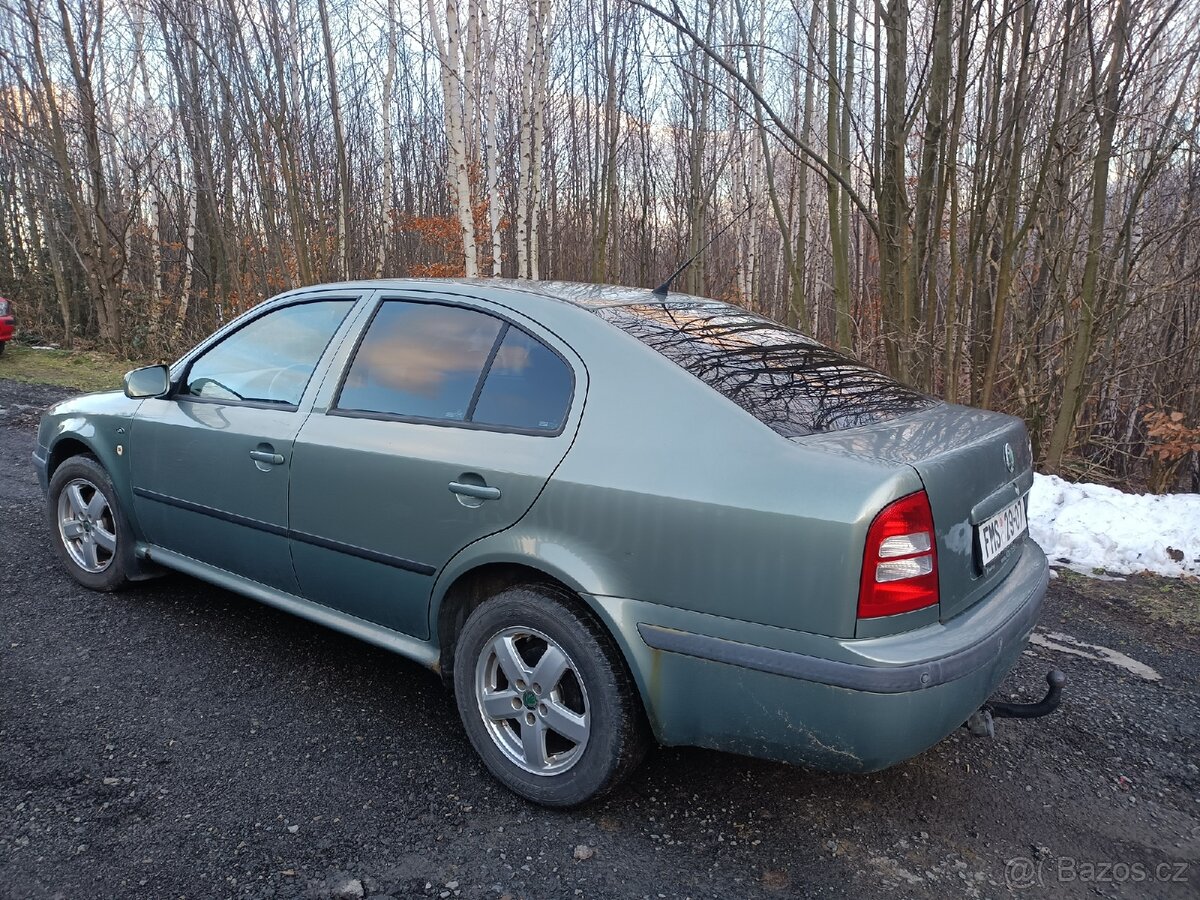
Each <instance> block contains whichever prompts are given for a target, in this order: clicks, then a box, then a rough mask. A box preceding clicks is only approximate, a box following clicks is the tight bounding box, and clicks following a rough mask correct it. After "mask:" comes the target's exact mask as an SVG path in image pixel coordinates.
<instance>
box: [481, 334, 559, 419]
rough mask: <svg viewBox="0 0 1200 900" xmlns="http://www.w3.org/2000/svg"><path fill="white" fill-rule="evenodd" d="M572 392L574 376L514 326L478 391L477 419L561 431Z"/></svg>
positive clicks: (551, 351) (541, 344)
mask: <svg viewBox="0 0 1200 900" xmlns="http://www.w3.org/2000/svg"><path fill="white" fill-rule="evenodd" d="M573 390H574V376H573V375H572V374H571V369H570V368H569V367H568V366H567V364H566V363H565V362H563V361H562V359H561V358H559V356H558V354H557V353H555V352H554V351H553V350H551V349H550V348H549V347H547V346H546V345H545V344H543V343H542V342H541V341H539V340H537V339H536V338H534V337H533V336H532V335H529V334H526V333H525V332H524V331H522V330H521V329H519V328H513V327H511V326H509V328H508V331H507V333H506V334H505V335H504V340H503V341H501V343H500V348H499V349H498V350H497V351H496V358H495V359H494V360H492V367H491V369H489V370H488V375H487V379H486V380H485V381H484V382H483V389H482V390H481V391H480V392H479V401H478V402H477V403H476V405H475V412H474V414H473V415H472V421H474V422H479V423H482V424H488V425H500V426H503V427H506V428H519V429H526V430H533V431H558V430H559V429H560V428H562V426H563V422H564V421H565V420H566V418H567V410H568V409H569V408H570V406H571V393H572V391H573Z"/></svg>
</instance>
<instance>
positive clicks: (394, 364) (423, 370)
mask: <svg viewBox="0 0 1200 900" xmlns="http://www.w3.org/2000/svg"><path fill="white" fill-rule="evenodd" d="M573 390H574V376H573V375H572V373H571V370H570V368H569V367H568V366H567V364H566V363H565V362H563V360H562V359H561V358H560V357H559V356H558V355H557V354H556V353H554V351H552V350H550V349H549V348H548V347H546V346H545V345H544V344H542V343H541V342H540V341H538V340H537V339H536V338H534V337H532V336H531V335H529V334H527V333H526V332H524V331H522V330H521V329H519V328H516V327H515V326H512V325H510V324H509V323H507V322H505V321H503V320H501V319H498V318H496V317H495V316H490V315H488V314H487V313H483V312H480V311H478V310H473V309H467V308H465V307H461V306H443V305H439V304H434V303H415V302H408V301H402V300H388V301H385V302H384V303H383V304H382V306H380V308H379V311H378V312H377V313H376V314H375V317H374V319H373V320H372V321H371V324H370V325H369V326H368V328H367V332H366V334H365V335H364V337H363V340H362V343H361V344H360V345H359V348H358V350H357V352H356V353H355V356H354V360H353V361H352V362H351V364H350V368H349V370H348V371H347V373H346V379H345V382H344V383H343V385H342V389H341V393H340V395H339V397H338V400H337V403H336V409H337V410H339V411H341V412H346V413H366V414H369V415H376V416H383V417H389V418H390V417H395V418H400V419H416V420H420V421H432V422H446V423H464V424H468V423H469V424H474V425H478V426H480V427H487V428H496V429H498V430H507V429H513V430H518V431H530V432H548V433H558V432H559V431H561V429H562V426H563V423H564V421H565V420H566V416H567V411H568V409H569V408H570V405H571V396H572V393H573Z"/></svg>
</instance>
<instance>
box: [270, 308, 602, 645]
mask: <svg viewBox="0 0 1200 900" xmlns="http://www.w3.org/2000/svg"><path fill="white" fill-rule="evenodd" d="M530 327H531V326H528V325H523V326H519V325H517V324H516V323H513V322H509V321H507V320H506V319H504V318H501V317H500V316H499V315H498V314H493V313H492V312H491V311H485V310H484V309H483V308H478V307H474V306H471V305H463V304H457V303H451V302H429V301H417V300H406V299H399V298H397V299H384V300H382V301H381V302H380V304H379V306H378V308H377V310H376V312H375V314H374V316H373V318H372V319H371V322H370V324H369V326H368V328H367V331H366V333H365V335H364V336H363V339H362V341H361V342H360V345H359V347H358V348H357V350H356V351H355V354H354V356H353V358H352V359H351V360H350V361H349V364H348V368H347V370H346V374H345V377H344V380H343V383H342V384H341V385H340V386H339V387H338V390H337V391H336V393H333V392H331V398H330V401H331V402H330V404H329V408H328V409H327V410H322V409H321V408H320V406H321V402H320V401H318V404H317V406H318V408H317V409H316V411H314V413H313V415H311V416H310V417H309V418H308V420H307V421H306V422H305V424H304V427H303V428H302V429H301V431H300V434H299V436H298V438H297V440H296V445H295V449H294V451H293V460H292V466H293V468H292V507H291V520H290V526H291V531H292V540H293V543H292V556H293V560H294V562H295V566H296V574H297V577H298V578H299V581H300V588H301V590H302V592H303V594H304V596H306V597H308V598H309V599H311V600H315V601H316V602H318V603H323V604H326V605H328V606H332V607H336V608H338V609H341V610H343V611H345V612H348V613H351V614H352V615H355V616H358V617H359V618H362V619H366V620H368V621H371V622H376V623H379V624H381V625H384V626H386V627H388V628H392V629H394V630H397V631H401V632H404V633H406V634H411V635H414V636H416V637H421V638H424V637H427V636H428V605H429V596H430V592H431V589H432V586H433V579H434V576H435V575H436V573H437V572H438V571H439V570H440V569H441V568H442V567H443V566H444V565H445V564H446V563H447V562H448V561H449V560H450V558H451V557H453V556H454V555H455V554H456V553H457V552H458V551H459V550H461V549H462V548H463V547H465V546H466V545H467V544H469V543H471V542H472V541H475V540H478V539H479V538H481V537H484V536H486V535H489V534H492V533H494V532H497V531H501V530H503V529H505V528H508V527H509V526H511V525H512V524H513V523H515V522H516V521H517V520H518V519H520V518H521V516H522V515H524V514H525V511H526V510H528V509H529V507H530V506H531V505H532V503H533V501H534V500H535V499H536V498H537V495H538V493H539V492H540V491H541V489H542V487H543V486H544V485H545V483H546V480H547V479H548V478H549V477H550V474H551V473H552V472H553V471H554V468H555V467H556V466H557V465H558V463H559V462H560V461H561V460H562V458H563V456H564V455H565V454H566V452H567V449H568V448H569V447H570V444H571V438H572V436H573V434H574V430H575V427H576V425H577V424H578V421H577V416H578V408H579V407H580V406H581V405H582V404H581V400H582V396H583V393H584V391H585V385H584V384H583V380H582V379H583V377H584V376H583V370H582V367H581V366H580V367H579V381H578V383H577V380H576V368H575V366H573V365H572V364H571V363H569V362H568V361H567V356H568V354H570V350H569V349H568V348H566V347H561V346H559V347H558V348H557V349H551V346H549V344H551V343H552V342H553V339H552V338H551V337H550V336H548V335H543V336H542V339H539V337H536V336H534V334H533V333H531V331H530V330H528V329H529V328H530ZM331 377H332V376H331ZM322 395H323V396H324V391H323V392H322Z"/></svg>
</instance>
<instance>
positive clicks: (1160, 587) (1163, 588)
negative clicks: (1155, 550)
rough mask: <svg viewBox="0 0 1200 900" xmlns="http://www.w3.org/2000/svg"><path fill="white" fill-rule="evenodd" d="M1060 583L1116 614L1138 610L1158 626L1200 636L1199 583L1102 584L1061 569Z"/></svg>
mask: <svg viewBox="0 0 1200 900" xmlns="http://www.w3.org/2000/svg"><path fill="white" fill-rule="evenodd" d="M1058 580H1059V581H1060V582H1062V585H1063V587H1064V588H1066V589H1068V590H1071V591H1074V592H1077V593H1078V592H1083V593H1085V594H1086V595H1087V597H1088V598H1089V599H1090V600H1091V601H1093V602H1096V603H1101V604H1105V605H1107V606H1110V607H1113V608H1114V609H1116V610H1125V611H1134V610H1136V611H1137V612H1140V613H1142V614H1144V615H1145V616H1147V617H1149V618H1150V619H1151V620H1152V621H1154V622H1156V623H1161V624H1163V625H1169V626H1171V627H1172V628H1181V629H1184V630H1185V631H1187V632H1189V633H1191V634H1195V635H1200V579H1196V578H1158V577H1156V576H1154V575H1127V576H1125V577H1124V578H1122V579H1116V578H1112V579H1103V580H1101V579H1095V578H1088V577H1087V576H1086V575H1080V574H1078V573H1076V572H1072V571H1071V570H1070V569H1059V570H1058Z"/></svg>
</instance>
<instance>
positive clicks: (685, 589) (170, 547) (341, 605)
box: [34, 279, 1048, 807]
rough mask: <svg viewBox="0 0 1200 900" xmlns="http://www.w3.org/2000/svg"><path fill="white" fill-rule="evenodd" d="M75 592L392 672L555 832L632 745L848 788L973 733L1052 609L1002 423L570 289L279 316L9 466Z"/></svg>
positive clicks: (698, 301) (746, 326) (330, 296)
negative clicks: (432, 683) (193, 593)
mask: <svg viewBox="0 0 1200 900" xmlns="http://www.w3.org/2000/svg"><path fill="white" fill-rule="evenodd" d="M34 462H35V465H36V467H37V471H38V475H39V479H40V482H41V485H42V488H43V489H44V491H45V492H46V497H47V511H48V518H49V525H50V528H51V531H52V534H53V537H54V544H55V547H56V549H57V551H58V553H59V555H60V556H61V558H62V560H63V562H64V563H65V565H66V568H67V570H68V571H69V572H70V574H71V575H72V576H74V577H75V579H77V580H78V581H79V582H80V583H81V584H83V585H85V586H86V587H89V588H93V589H96V590H100V591H107V590H113V589H116V588H118V587H121V586H122V585H124V584H125V583H127V582H130V581H137V580H139V579H144V578H148V577H152V576H154V575H155V574H158V573H160V572H162V571H164V570H174V571H177V572H182V573H185V574H187V575H191V576H195V577H197V578H200V579H204V580H206V581H208V582H211V583H212V584H215V585H218V586H220V587H223V588H227V589H229V590H231V591H235V592H238V593H240V594H243V595H245V596H246V597H249V598H251V599H254V600H258V601H261V602H263V603H266V604H269V605H271V606H274V607H278V608H280V609H283V610H287V611H289V612H292V613H295V614H297V615H299V616H303V617H305V618H307V619H310V620H312V621H314V622H318V623H320V624H322V625H326V626H329V627H330V628H333V629H337V630H339V631H342V632H345V633H348V634H351V635H354V636H356V637H359V638H361V639H363V640H365V641H368V642H370V643H373V644H377V645H379V646H381V647H386V648H388V649H390V650H393V651H395V652H397V653H400V654H402V655H404V656H407V657H409V658H411V659H413V660H416V661H417V662H418V663H420V664H422V665H424V666H426V667H428V668H430V669H432V670H434V671H435V672H438V673H440V674H441V676H442V677H443V678H444V679H445V680H446V681H447V682H448V683H449V685H450V686H451V687H452V689H453V691H454V695H455V698H456V701H457V706H458V711H459V713H460V715H461V718H462V723H463V726H464V729H465V731H466V735H467V737H468V738H469V740H470V743H471V744H472V745H473V747H474V749H475V750H476V751H477V752H478V754H479V756H480V757H481V758H482V760H483V762H484V764H485V765H486V767H487V768H488V770H490V771H491V772H492V773H493V774H494V775H495V776H496V778H497V779H498V780H499V781H501V782H502V783H503V784H505V785H507V786H508V787H509V788H511V789H512V790H513V791H515V792H516V793H517V794H519V795H521V796H523V797H525V798H527V799H529V800H531V801H534V802H537V803H540V804H544V805H547V806H557V807H570V806H575V805H578V804H581V803H584V802H587V801H589V800H591V799H593V798H595V797H598V796H600V795H602V794H604V793H605V792H607V791H609V790H611V789H612V788H614V787H615V786H616V785H617V784H618V783H620V782H621V780H622V779H623V778H624V777H625V776H627V775H628V774H629V773H630V772H631V771H632V770H633V768H634V767H635V766H636V765H637V763H638V761H639V760H640V759H641V758H642V755H643V754H644V752H645V751H646V749H647V748H648V747H649V746H652V744H653V742H654V741H657V742H658V743H659V744H662V745H673V746H678V745H691V746H698V747H707V748H714V749H718V750H724V751H732V752H735V753H740V754H748V755H750V756H756V757H764V758H769V759H774V760H781V761H785V762H791V763H797V764H803V765H807V766H811V767H815V768H818V769H825V770H833V771H844V772H873V771H877V770H880V769H884V768H886V767H888V766H892V765H894V764H896V763H899V762H901V761H904V760H907V759H909V758H911V757H913V756H914V755H916V754H918V753H921V752H922V751H924V750H925V749H927V748H928V747H930V746H932V745H934V744H935V743H937V742H939V741H940V740H942V739H943V738H945V737H946V736H947V735H948V734H949V733H951V732H952V731H954V730H955V729H957V728H959V727H960V726H962V725H963V724H964V723H965V722H966V721H967V720H968V719H971V718H972V717H973V716H977V715H978V713H979V711H980V710H981V707H985V704H986V703H987V701H988V698H989V696H990V695H991V694H992V693H993V691H994V690H995V688H996V686H997V685H998V684H999V682H1000V681H1001V679H1003V678H1004V677H1005V675H1006V674H1007V673H1008V672H1009V670H1010V669H1011V668H1012V667H1013V665H1014V664H1015V662H1016V660H1017V658H1018V657H1019V655H1020V654H1021V652H1022V650H1023V648H1024V647H1025V646H1026V642H1027V640H1028V638H1029V635H1030V632H1031V630H1032V629H1033V627H1034V623H1035V622H1036V620H1037V617H1038V613H1039V609H1040V607H1041V603H1042V598H1043V596H1044V594H1045V591H1046V586H1047V579H1048V569H1047V564H1046V558H1045V556H1044V555H1043V554H1042V552H1041V550H1039V549H1038V547H1037V545H1036V544H1035V543H1034V542H1033V541H1032V540H1030V538H1029V532H1028V528H1027V523H1026V497H1027V494H1028V492H1029V489H1030V487H1031V485H1032V482H1033V470H1032V452H1031V447H1030V443H1029V439H1028V436H1027V433H1026V430H1025V427H1024V425H1023V424H1022V423H1021V422H1020V421H1019V420H1018V419H1015V418H1012V417H1009V416H1006V415H1001V414H998V413H995V412H987V411H983V410H979V409H972V408H967V407H963V406H956V405H953V404H949V403H945V402H942V401H940V400H937V399H935V398H933V397H930V396H927V395H925V394H922V393H920V392H918V391H915V390H913V389H911V388H909V387H906V386H904V385H903V384H900V383H899V382H897V381H895V380H893V379H892V378H889V377H887V376H886V375H883V374H881V373H879V372H877V371H875V370H874V369H872V368H870V367H868V366H866V365H864V364H862V363H860V362H858V361H856V360H854V359H853V358H851V357H849V356H847V355H844V354H842V353H839V352H837V351H835V350H832V349H830V348H828V347H825V346H823V345H821V344H820V343H818V342H817V341H815V340H813V339H811V338H809V337H807V336H805V335H803V334H801V333H799V332H797V331H793V330H790V329H788V328H786V327H784V326H782V325H779V324H777V323H776V322H773V321H771V320H769V319H767V318H764V317H761V316H758V315H755V314H754V313H752V312H749V311H747V310H744V309H742V308H740V307H737V306H734V305H731V304H728V303H724V302H719V301H714V300H709V299H704V298H699V297H693V296H687V295H679V294H665V293H664V292H663V291H662V290H661V289H660V290H659V291H657V292H652V291H647V290H640V289H632V288H616V287H610V286H595V285H582V284H570V283H552V282H529V281H501V280H490V279H487V280H442V281H439V280H421V279H416V280H380V281H360V282H349V283H341V284H329V285H322V286H316V287H308V288H304V289H301V290H295V291H291V292H289V293H285V294H283V295H281V296H278V297H275V298H273V299H271V300H268V301H266V302H264V303H262V304H260V305H259V306H257V307H256V308H254V309H252V310H250V311H249V312H246V313H244V314H243V315H241V316H240V317H238V318H236V319H235V320H233V321H231V322H229V323H228V324H227V325H225V326H224V327H223V328H221V329H220V330H219V331H217V332H216V333H215V334H213V335H212V336H211V337H209V338H208V339H207V340H205V341H203V342H202V343H201V344H199V345H198V346H197V347H196V348H195V349H194V350H192V351H191V352H189V353H188V354H187V355H185V356H184V357H183V358H182V359H180V360H179V361H178V362H177V363H175V364H174V365H173V366H170V367H166V366H150V367H146V368H142V369H137V370H134V371H132V372H130V373H129V374H128V375H127V376H126V378H125V384H124V390H123V391H117V392H109V393H102V394H92V395H86V396H82V397H79V398H76V399H72V400H68V401H65V402H63V403H60V404H59V405H57V406H55V407H53V408H52V409H50V410H49V411H48V412H47V413H46V415H45V417H44V418H43V419H42V421H41V426H40V429H39V432H38V438H37V447H36V450H35V451H34Z"/></svg>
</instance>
